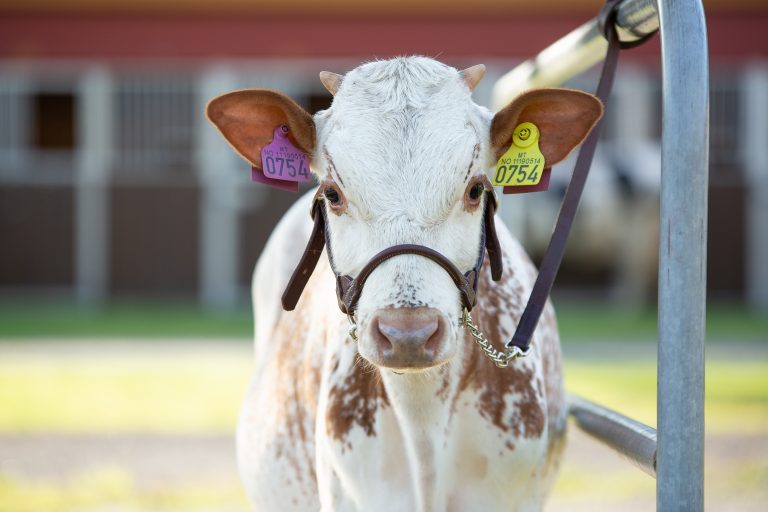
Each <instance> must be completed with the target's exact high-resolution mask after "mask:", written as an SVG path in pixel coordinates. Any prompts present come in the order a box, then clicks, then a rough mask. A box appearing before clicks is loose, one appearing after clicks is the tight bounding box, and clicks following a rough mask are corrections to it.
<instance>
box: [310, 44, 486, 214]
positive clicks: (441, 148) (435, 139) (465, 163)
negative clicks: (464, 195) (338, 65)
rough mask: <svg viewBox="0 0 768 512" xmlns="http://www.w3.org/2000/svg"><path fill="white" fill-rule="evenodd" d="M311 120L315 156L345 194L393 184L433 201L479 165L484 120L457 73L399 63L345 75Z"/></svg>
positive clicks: (419, 62)
mask: <svg viewBox="0 0 768 512" xmlns="http://www.w3.org/2000/svg"><path fill="white" fill-rule="evenodd" d="M317 121H318V135H319V143H320V144H319V146H320V149H321V150H322V157H323V158H325V159H328V158H330V159H331V160H332V165H333V167H334V170H335V171H336V172H337V173H338V175H340V176H341V179H342V180H343V181H344V186H345V192H347V193H350V194H352V195H355V194H363V195H369V194H368V192H370V191H374V190H380V189H388V188H391V187H392V186H393V185H394V186H397V188H399V189H401V190H402V189H404V188H405V189H408V190H409V191H410V192H411V193H412V194H422V193H425V194H427V195H428V196H429V197H431V198H434V199H437V200H438V201H439V200H440V199H443V200H448V199H449V197H450V196H451V195H453V194H454V192H455V190H454V189H456V187H460V186H461V185H462V183H463V182H464V181H466V179H467V177H468V175H467V172H468V171H469V170H470V166H471V165H473V164H474V166H482V165H484V163H483V162H481V161H479V159H478V156H479V150H478V146H479V145H481V144H484V143H485V142H486V141H487V134H486V133H485V132H486V131H487V124H488V123H489V122H490V115H489V114H488V112H487V111H485V109H482V108H480V107H478V106H477V105H475V104H474V102H472V99H471V95H470V92H469V90H468V88H467V87H466V85H465V84H464V83H463V81H462V80H461V78H460V76H459V73H458V71H457V70H455V69H454V68H450V67H448V66H445V65H443V64H441V63H438V62H436V61H432V60H430V59H420V58H415V59H414V58H406V59H395V60H393V61H384V62H377V63H371V64H366V65H364V66H361V67H359V68H357V69H355V70H353V71H351V72H350V73H348V74H347V76H345V78H344V81H343V83H342V86H341V88H340V89H339V91H338V92H337V95H336V97H335V98H334V102H333V106H332V107H331V109H329V110H328V111H325V112H323V113H321V114H319V115H318V118H317ZM327 164H328V162H326V168H325V169H319V172H320V173H321V175H323V174H325V172H327V171H330V169H328V168H327ZM477 169H478V167H475V170H477ZM331 174H333V173H331ZM331 177H333V178H334V179H336V177H335V176H331ZM374 195H375V194H374Z"/></svg>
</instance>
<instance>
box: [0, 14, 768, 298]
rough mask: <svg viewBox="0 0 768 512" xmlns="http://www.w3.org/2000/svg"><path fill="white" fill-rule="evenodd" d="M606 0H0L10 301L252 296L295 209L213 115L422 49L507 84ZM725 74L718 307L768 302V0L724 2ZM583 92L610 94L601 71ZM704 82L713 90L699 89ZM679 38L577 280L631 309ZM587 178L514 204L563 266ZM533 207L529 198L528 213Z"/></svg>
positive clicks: (0, 172) (307, 98)
mask: <svg viewBox="0 0 768 512" xmlns="http://www.w3.org/2000/svg"><path fill="white" fill-rule="evenodd" d="M600 5H601V1H600V0H545V1H541V2H528V1H524V0H473V1H471V2H467V1H459V0H411V1H408V2H404V1H399V0H397V1H394V0H371V1H366V2H356V1H354V0H326V1H324V2H315V1H311V0H293V1H291V2H266V1H263V0H258V1H256V0H251V1H248V0H218V1H216V2H206V1H203V0H130V1H129V0H69V1H67V2H59V1H56V0H4V1H3V2H2V4H0V293H2V292H5V293H14V294H15V293H20V292H24V293H29V294H36V293H40V294H50V293H51V292H52V291H56V292H60V293H62V294H64V295H65V296H66V295H71V296H72V297H77V298H79V299H81V300H83V301H101V300H105V299H108V298H112V297H120V296H137V297H149V296H173V297H199V298H200V300H201V301H202V302H203V303H205V304H207V305H211V306H219V307H226V306H229V305H234V304H242V303H243V302H244V301H245V300H247V289H248V286H249V282H250V277H251V272H252V269H253V265H254V263H255V261H256V259H257V257H258V255H259V252H260V250H261V247H262V246H263V244H264V242H265V241H266V238H267V236H268V234H269V232H270V231H271V229H272V228H273V226H274V225H275V224H276V222H277V220H278V219H279V218H280V216H281V214H282V212H283V211H284V210H285V209H286V208H287V207H288V205H289V204H290V203H291V202H292V201H293V200H294V199H295V196H293V195H291V194H289V193H285V192H279V191H274V190H267V189H264V188H260V187H258V186H255V185H253V186H252V185H250V184H249V172H248V167H247V165H246V164H245V163H244V162H242V161H240V160H239V159H238V158H237V157H236V156H235V155H234V154H233V153H232V152H231V151H230V150H229V148H228V147H227V146H226V144H225V143H224V142H223V141H222V140H221V139H220V137H219V136H218V134H216V133H215V130H214V129H213V128H212V127H211V126H209V125H208V123H207V122H206V121H205V119H204V116H203V109H204V106H205V103H206V101H207V100H208V99H210V98H211V97H213V96H215V95H217V94H220V93H222V92H225V91H229V90H232V89H237V88H245V87H269V88H274V89H279V90H281V91H284V92H286V93H288V94H290V95H291V96H292V97H293V98H295V99H296V100H297V101H298V102H299V103H300V104H302V105H303V106H304V107H305V108H307V109H308V110H309V111H310V112H315V111H317V110H319V109H323V108H326V107H327V106H328V104H329V102H330V99H331V98H330V96H329V95H328V93H327V92H326V91H325V89H324V88H323V87H322V85H321V84H320V82H319V80H318V79H317V73H318V71H320V70H324V69H327V70H331V71H335V72H340V73H343V72H345V71H347V70H349V69H351V68H352V67H354V66H356V65H357V64H359V63H360V62H361V61H365V60H371V59H375V58H387V57H391V56H395V55H407V54H423V55H428V56H433V57H436V58H438V59H440V60H442V61H444V62H446V63H448V64H451V65H454V66H456V67H466V66H469V65H473V64H477V63H479V62H482V63H485V64H486V65H487V66H488V72H487V74H486V77H485V79H484V80H483V82H482V83H481V85H480V86H479V87H478V89H477V91H476V93H475V94H476V101H478V102H479V103H481V104H486V105H487V104H488V99H489V96H490V91H491V87H492V85H493V83H494V81H495V80H496V79H497V78H498V77H499V76H501V75H502V74H503V73H504V72H506V71H507V70H509V69H511V67H513V66H514V65H515V64H516V63H517V62H519V61H520V60H522V59H524V58H527V57H529V56H532V55H534V54H535V53H537V52H538V51H539V50H541V49H542V48H544V47H546V46H547V45H548V44H550V43H551V42H553V41H555V40H556V39H557V38H559V37H560V36H562V35H564V34H566V33H567V32H569V31H570V30H572V29H573V28H575V27H576V26H578V25H580V24H581V23H583V22H584V21H586V20H587V19H589V18H591V17H593V16H595V15H596V13H597V11H598V9H599V7H600ZM705 7H706V9H707V11H708V22H709V35H710V48H711V68H712V83H711V95H712V96H711V97H712V104H711V109H712V112H711V113H712V126H711V135H712V143H711V145H712V153H711V174H710V181H711V194H710V210H709V212H710V213H709V215H710V218H709V222H710V249H709V262H708V265H709V288H710V296H714V297H725V298H735V299H738V300H748V301H750V302H751V303H753V304H755V305H762V306H763V307H765V308H768V270H766V269H767V268H768V265H766V262H768V226H767V225H766V223H768V197H767V196H768V191H767V190H768V183H766V182H767V181H768V37H765V31H766V28H768V3H765V2H764V1H760V0H752V1H750V0H705ZM574 85H577V86H580V87H584V88H586V89H588V90H591V89H592V88H593V87H594V76H585V77H583V78H581V79H579V81H578V82H577V83H575V84H574ZM695 86H696V84H692V87H695ZM660 97H661V95H660V60H659V41H658V38H657V39H656V40H655V41H653V42H651V43H650V44H648V45H645V46H644V47H642V48H639V49H635V50H632V51H629V52H625V53H624V54H623V55H622V61H621V68H620V73H619V77H618V80H617V84H616V87H615V98H614V101H613V104H612V105H611V106H610V108H609V110H608V112H609V117H608V120H607V125H606V129H605V135H604V138H605V143H604V144H603V145H602V148H601V150H600V154H599V155H598V159H597V162H596V168H595V171H594V176H593V177H592V178H590V180H591V181H590V185H589V187H588V194H589V197H587V198H586V199H585V203H584V205H583V207H582V211H581V214H580V220H579V223H580V224H579V225H578V226H577V227H576V232H575V233H574V236H573V241H572V244H571V245H572V246H571V248H570V253H569V256H568V260H567V261H566V265H565V267H564V273H563V276H562V280H561V281H562V282H563V283H564V284H566V285H567V284H573V285H576V286H579V285H580V286H586V285H589V286H591V287H594V286H595V285H597V286H598V287H599V288H600V289H602V290H612V292H613V293H614V294H615V295H616V296H618V297H621V298H624V299H626V300H635V301H636V300H642V299H646V298H648V297H649V296H651V295H652V292H653V287H654V286H655V265H656V252H657V245H656V239H657V234H656V231H655V230H656V229H657V228H656V222H657V218H656V215H657V213H656V210H657V204H656V201H657V197H658V173H659V164H658V156H659V134H660V126H661V121H660V112H661V107H660ZM568 173H569V171H568V170H567V169H566V168H563V169H562V170H561V171H560V172H559V173H557V172H556V176H559V178H558V180H559V181H558V180H556V182H555V183H554V184H553V187H552V190H551V191H550V192H549V193H547V194H538V195H537V197H532V196H531V197H525V198H523V199H521V198H520V196H513V199H505V206H504V208H505V209H504V215H505V216H506V218H507V220H508V222H509V223H510V225H511V226H512V227H513V229H514V230H515V231H516V233H517V234H518V236H520V237H521V238H522V239H523V241H524V243H525V244H526V245H527V246H528V247H529V250H531V252H532V253H533V254H534V256H535V255H536V254H537V253H539V254H540V253H541V252H543V249H544V247H543V245H544V244H545V243H546V239H547V238H548V235H549V232H550V230H551V226H552V222H553V220H554V215H555V214H556V211H557V208H558V204H559V200H560V196H561V194H562V190H563V187H564V183H565V181H567V175H568ZM512 201H518V202H517V203H514V204H513V203H512Z"/></svg>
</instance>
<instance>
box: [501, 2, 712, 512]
mask: <svg viewBox="0 0 768 512" xmlns="http://www.w3.org/2000/svg"><path fill="white" fill-rule="evenodd" d="M616 28H617V31H618V33H619V38H620V39H621V40H622V41H634V40H637V39H640V38H642V37H643V36H644V35H646V34H649V33H651V32H653V31H654V30H656V29H657V28H658V29H659V32H660V35H661V62H662V75H663V78H662V80H663V82H662V95H663V96H662V97H663V100H662V101H663V106H662V155H661V164H662V175H661V212H660V225H659V234H660V236H659V306H658V308H659V325H658V329H659V339H658V363H657V366H658V395H657V412H658V431H656V430H654V429H653V428H651V427H648V426H646V425H643V424H641V423H639V422H637V421H634V420H632V419H630V418H627V417H625V416H622V415H620V414H618V413H616V412H614V411H610V410H608V409H606V408H604V407H601V406H599V405H597V404H594V403H592V402H588V401H586V400H583V399H579V398H575V397H573V398H571V407H570V412H571V415H572V416H573V417H574V419H575V420H576V423H577V425H578V426H579V427H580V428H582V429H583V430H584V431H586V432H587V433H589V434H590V435H592V436H594V437H596V438H598V439H600V440H601V441H603V442H605V443H606V444H607V445H609V446H611V447H612V448H614V449H615V450H617V451H619V452H621V453H623V454H624V455H626V456H628V457H629V458H630V459H631V460H633V461H634V462H636V463H637V464H638V465H639V466H640V467H641V468H642V469H643V470H644V471H646V472H647V473H649V474H651V475H654V476H656V479H657V481H656V505H657V510H659V511H662V512H666V511H672V510H690V511H702V510H703V508H704V497H703V496H704V492H703V488H704V474H703V471H704V319H705V304H706V295H705V291H706V240H707V224H706V223H707V190H708V157H709V69H708V59H707V36H706V25H705V19H704V9H703V6H702V3H701V0H658V2H654V1H653V0H624V1H623V2H621V4H620V5H619V7H618V16H617V22H616ZM606 48H607V44H606V42H605V40H604V39H603V37H602V35H600V32H599V30H598V28H597V20H596V19H595V20H592V21H590V22H588V23H586V24H584V25H582V26H581V27H579V28H577V29H576V30H574V31H573V32H571V33H570V34H568V35H566V36H565V37H563V38H562V39H560V40H559V41H557V42H555V43H554V44H552V45H551V46H549V47H548V48H546V49H545V50H543V51H542V52H541V53H539V54H538V55H537V56H536V57H534V58H532V59H530V60H527V61H525V62H523V63H522V64H520V65H519V66H518V67H516V68H515V69H513V70H512V71H510V72H509V73H507V74H506V75H504V76H503V77H501V78H500V79H499V80H498V82H497V83H496V85H495V87H494V93H493V99H492V105H493V107H494V108H496V109H498V108H501V107H503V106H504V105H506V103H508V102H509V101H510V100H511V99H512V98H514V96H515V95H516V94H518V93H519V92H520V91H522V90H525V89H528V88H531V87H541V86H555V85H560V84H562V83H563V82H565V81H567V80H568V79H570V78H572V77H574V76H576V75H578V74H579V73H581V72H583V71H585V70H586V69H588V68H589V67H590V66H592V65H593V64H596V63H597V62H599V61H600V60H602V59H603V58H604V56H605V51H606ZM609 108H610V107H609Z"/></svg>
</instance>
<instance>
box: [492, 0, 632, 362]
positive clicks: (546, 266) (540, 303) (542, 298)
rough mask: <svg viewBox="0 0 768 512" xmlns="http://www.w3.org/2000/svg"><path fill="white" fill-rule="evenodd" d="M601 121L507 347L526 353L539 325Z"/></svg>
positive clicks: (604, 90) (608, 14) (615, 51)
mask: <svg viewBox="0 0 768 512" xmlns="http://www.w3.org/2000/svg"><path fill="white" fill-rule="evenodd" d="M616 5H617V4H616V2H613V1H608V2H607V3H606V5H605V6H604V7H603V11H601V15H600V21H601V28H602V29H603V33H604V35H605V37H606V39H607V40H608V52H607V54H606V56H605V61H604V62H603V69H602V71H601V73H600V80H599V82H598V85H597V92H596V93H595V95H596V96H597V97H598V98H599V99H600V101H602V102H603V105H606V104H607V103H608V97H609V96H610V94H611V89H612V87H613V78H614V76H615V74H616V65H617V63H618V57H619V50H620V48H621V43H620V42H619V38H618V35H617V34H616V25H615V17H616V10H615V9H616ZM604 119H605V118H603V119H601V120H600V121H599V122H598V124H597V126H596V127H595V128H594V129H593V130H592V133H590V135H589V137H588V138H587V140H586V142H585V143H584V144H583V146H582V147H581V151H580V152H579V156H578V158H577V159H576V165H575V166H574V170H573V176H572V177H571V182H570V184H569V185H568V189H567V190H566V192H565V197H564V198H563V204H562V206H561V208H560V213H559V215H558V217H557V223H556V224H555V229H554V231H553V232H552V238H551V239H550V242H549V246H548V247H547V251H546V252H545V253H544V258H543V259H542V262H541V267H540V270H539V275H538V277H537V278H536V282H535V283H534V285H533V290H532V291H531V295H530V298H529V299H528V303H527V304H526V306H525V310H524V311H523V315H522V316H521V317H520V323H519V324H518V326H517V329H516V330H515V334H514V336H512V339H511V340H509V341H508V342H507V344H506V347H507V348H512V347H517V348H519V349H520V350H521V351H523V352H527V351H528V348H529V347H530V344H531V338H532V337H533V332H534V330H535V329H536V325H537V324H538V323H539V317H540V316H541V313H542V311H543V310H544V306H545V305H546V303H547V298H548V297H549V293H550V291H551V290H552V284H553V283H554V281H555V277H556V276H557V270H558V268H559V267H560V263H561V262H562V260H563V253H564V252H565V246H566V242H567V241H568V235H569V233H570V231H571V225H572V224H573V219H574V217H575V215H576V210H577V209H578V207H579V201H580V199H581V194H582V192H583V191H584V185H585V184H586V181H587V176H588V175H589V169H590V166H591V164H592V158H593V157H594V155H595V148H596V147H597V141H598V139H599V138H600V131H601V129H602V125H603V121H604Z"/></svg>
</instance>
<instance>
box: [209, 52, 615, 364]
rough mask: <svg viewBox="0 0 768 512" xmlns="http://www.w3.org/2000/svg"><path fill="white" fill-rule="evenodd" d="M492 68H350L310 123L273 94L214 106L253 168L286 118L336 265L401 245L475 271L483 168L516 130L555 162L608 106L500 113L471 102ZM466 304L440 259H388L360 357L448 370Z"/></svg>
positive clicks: (539, 95) (359, 315)
mask: <svg viewBox="0 0 768 512" xmlns="http://www.w3.org/2000/svg"><path fill="white" fill-rule="evenodd" d="M483 72H484V67H483V66H474V67H472V68H469V69H467V70H464V71H461V72H460V71H457V70H456V69H454V68H451V67H449V66H446V65H444V64H441V63H439V62H437V61H434V60H432V59H427V58H422V57H408V58H398V59H393V60H389V61H380V62H372V63H368V64H364V65H362V66H360V67H358V68H356V69H354V70H352V71H351V72H349V73H348V74H347V75H346V76H343V77H342V76H340V75H335V74H332V73H326V72H323V73H321V79H322V81H323V83H324V84H325V85H326V87H327V88H328V89H329V91H331V92H332V93H333V94H334V100H333V103H332V105H331V107H330V108H329V109H328V110H325V111H321V112H318V113H317V114H316V115H315V116H314V118H313V117H311V116H310V115H309V114H307V113H306V112H304V111H303V110H302V109H301V108H300V107H299V106H298V105H296V104H295V103H294V102H293V101H292V100H290V99H289V98H287V97H285V96H283V95H282V94H280V93H276V92H274V91H266V90H249V91H236V92H233V93H229V94H226V95H223V96H220V97H218V98H216V99H214V100H212V101H211V102H210V103H209V105H208V109H207V114H208V117H209V119H210V120H211V121H212V122H213V123H214V124H216V126H217V127H218V128H219V130H220V131H221V132H222V134H223V135H224V137H225V138H226V139H227V140H228V141H229V142H230V143H231V145H232V146H233V147H234V149H235V150H236V151H237V152H238V153H240V154H241V155H242V156H243V157H245V158H246V159H247V160H248V161H249V162H250V163H251V164H252V165H253V166H255V167H261V157H260V151H261V148H262V147H264V146H265V145H266V144H268V143H269V142H270V141H271V140H272V136H273V133H274V129H275V128H276V127H277V126H280V125H281V124H285V125H287V126H288V127H289V130H290V131H289V138H290V139H291V140H292V142H293V143H294V144H295V145H296V146H298V147H299V148H301V149H302V150H304V151H305V152H306V153H307V154H308V155H310V157H311V161H312V169H313V172H314V173H315V175H316V176H317V178H318V180H319V182H320V188H319V191H318V194H319V196H320V197H321V198H322V201H323V202H324V203H325V208H326V213H327V215H326V217H327V220H328V231H329V240H328V242H329V255H330V257H331V258H332V260H333V264H334V268H335V270H336V271H337V272H338V273H339V274H342V275H349V276H353V277H354V276H356V275H357V274H358V273H359V271H360V270H361V269H362V268H363V266H365V264H366V263H367V262H368V261H369V260H370V259H371V257H372V256H374V255H375V254H376V253H378V252H380V251H381V250H383V249H386V248H388V247H391V246H394V245H398V244H419V245H424V246H427V247H429V248H431V249H434V250H436V251H438V252H440V253H441V254H443V255H444V256H445V257H447V258H448V259H449V260H450V261H451V262H453V264H454V265H455V266H456V267H458V268H459V270H461V271H462V272H466V271H467V270H469V269H471V268H473V267H474V266H475V264H476V262H477V260H478V257H479V255H480V251H481V250H484V249H483V248H482V247H481V237H482V229H483V228H482V224H483V223H482V220H483V210H484V202H485V201H489V200H492V197H491V194H492V190H491V187H490V183H489V182H488V180H487V178H486V176H485V172H486V170H487V169H488V168H489V167H490V166H491V165H493V164H494V163H495V162H496V160H497V159H498V158H499V157H500V156H501V155H502V154H503V153H504V152H505V151H506V150H507V149H508V147H509V145H510V144H511V141H512V133H513V131H514V128H515V127H516V126H517V125H518V124H520V123H522V122H532V123H534V124H535V125H537V127H538V128H539V131H540V134H541V135H540V141H539V146H540V149H541V151H542V153H543V154H544V157H545V159H546V162H547V165H552V164H554V163H556V162H557V161H559V160H562V159H563V158H565V156H566V155H567V154H568V153H569V152H570V150H571V149H573V147H575V146H576V145H577V144H579V143H580V142H581V141H582V140H583V139H584V137H586V135H587V134H588V133H589V131H590V130H591V128H592V127H593V126H594V124H595V123H596V121H597V120H598V119H599V117H600V116H601V115H602V106H601V104H600V102H599V101H598V100H597V99H596V98H594V97H593V96H591V95H589V94H585V93H582V92H578V91H571V90H564V89H540V90H534V91H530V92H528V93H526V94H523V95H521V96H520V97H518V98H517V99H516V100H514V101H513V102H512V103H511V104H510V105H508V106H507V107H506V108H505V109H503V110H502V111H500V112H498V113H497V114H496V115H495V116H494V115H492V114H491V113H490V112H489V111H488V110H486V109H485V108H483V107H480V106H478V105H476V104H475V103H474V102H473V101H472V99H471V90H472V88H474V86H475V85H476V84H477V82H478V81H479V80H480V78H481V77H482V74H483ZM486 192H488V193H486ZM328 300H333V297H329V298H328ZM461 311H462V306H461V301H460V298H459V293H458V290H457V288H456V286H455V285H454V283H453V281H452V280H451V279H450V277H449V276H448V274H447V273H446V272H445V270H443V269H442V268H441V267H440V266H438V265H437V264H435V263H434V262H432V261H430V260H429V259H427V258H424V257H422V256H418V255H412V254H406V255H401V256H397V257H394V258H391V259H389V260H387V261H386V262H384V263H383V264H381V265H380V266H378V267H377V268H376V269H375V270H374V271H373V273H372V274H371V275H370V277H369V278H368V280H367V282H366V284H365V287H364V289H363V292H362V295H361V296H360V300H359V303H358V306H357V310H356V311H355V319H356V321H357V325H358V343H359V352H360V354H361V355H362V356H363V357H364V358H366V359H367V360H368V361H370V362H371V363H373V364H375V365H377V366H379V367H385V368H391V369H393V370H396V371H400V372H402V371H420V370H423V369H426V368H430V367H434V366H437V365H440V364H442V363H444V362H446V361H448V360H450V359H451V358H452V357H453V355H454V354H455V353H456V350H457V346H458V343H459V340H461V339H463V337H462V336H461V332H460V329H461V328H460V324H459V319H460V315H461Z"/></svg>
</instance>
